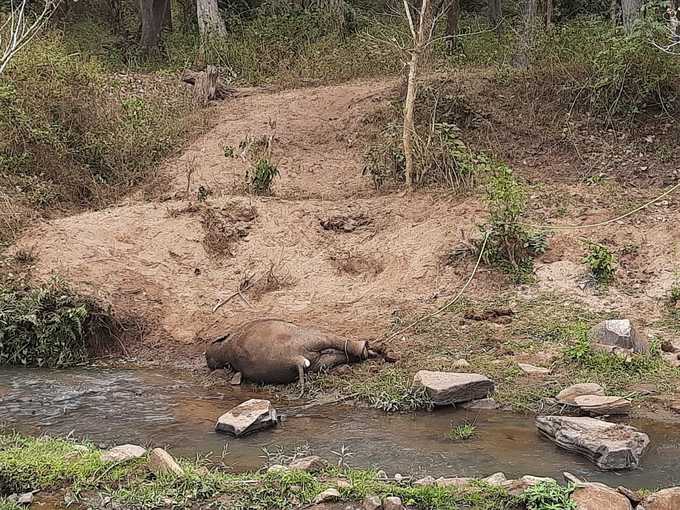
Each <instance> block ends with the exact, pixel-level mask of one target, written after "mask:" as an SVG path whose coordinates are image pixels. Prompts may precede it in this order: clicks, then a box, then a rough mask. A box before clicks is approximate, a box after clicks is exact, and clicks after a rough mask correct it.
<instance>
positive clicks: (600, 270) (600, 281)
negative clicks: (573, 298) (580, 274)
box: [583, 241, 617, 286]
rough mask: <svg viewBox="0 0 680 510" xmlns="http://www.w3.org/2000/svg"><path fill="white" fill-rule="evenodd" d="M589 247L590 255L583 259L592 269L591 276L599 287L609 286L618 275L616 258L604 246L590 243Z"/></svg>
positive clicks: (588, 243)
mask: <svg viewBox="0 0 680 510" xmlns="http://www.w3.org/2000/svg"><path fill="white" fill-rule="evenodd" d="M587 246H588V253H586V255H585V257H584V258H583V262H584V263H585V264H586V265H587V266H588V268H589V269H590V274H591V276H592V278H593V280H594V281H595V283H596V284H597V285H600V286H606V285H608V284H609V283H611V281H612V280H613V279H614V274H615V273H616V269H617V263H616V257H614V254H613V253H612V252H611V251H610V250H609V248H607V247H606V246H605V245H603V244H599V243H594V242H591V241H588V242H587Z"/></svg>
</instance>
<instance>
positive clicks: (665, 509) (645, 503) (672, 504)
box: [635, 487, 680, 510]
mask: <svg viewBox="0 0 680 510" xmlns="http://www.w3.org/2000/svg"><path fill="white" fill-rule="evenodd" d="M679 508H680V487H671V488H670V489H663V490H660V491H658V492H655V493H654V494H650V495H649V496H647V497H646V498H645V499H643V500H642V502H641V503H640V504H639V505H638V506H637V507H636V509H635V510H678V509H679Z"/></svg>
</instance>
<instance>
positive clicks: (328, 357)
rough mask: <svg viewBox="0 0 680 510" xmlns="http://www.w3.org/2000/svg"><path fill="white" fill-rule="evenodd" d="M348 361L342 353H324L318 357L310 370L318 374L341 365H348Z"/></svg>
mask: <svg viewBox="0 0 680 510" xmlns="http://www.w3.org/2000/svg"><path fill="white" fill-rule="evenodd" d="M349 362H350V359H349V357H348V356H347V354H345V353H344V352H339V351H330V352H324V353H322V354H321V356H319V359H318V360H317V361H316V363H314V365H313V366H312V368H311V369H310V370H312V371H314V372H320V371H322V370H325V369H329V368H333V367H336V366H338V365H342V364H343V363H349Z"/></svg>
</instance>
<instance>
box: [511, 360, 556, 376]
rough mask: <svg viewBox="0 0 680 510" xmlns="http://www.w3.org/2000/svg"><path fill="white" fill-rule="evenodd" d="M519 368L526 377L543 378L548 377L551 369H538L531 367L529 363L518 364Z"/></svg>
mask: <svg viewBox="0 0 680 510" xmlns="http://www.w3.org/2000/svg"><path fill="white" fill-rule="evenodd" d="M517 366H519V368H520V369H521V370H522V372H524V373H525V374H526V375H534V376H541V375H548V374H549V373H550V369H549V368H543V367H537V366H534V365H530V364H529V363H517Z"/></svg>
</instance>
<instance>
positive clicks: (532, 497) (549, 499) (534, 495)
mask: <svg viewBox="0 0 680 510" xmlns="http://www.w3.org/2000/svg"><path fill="white" fill-rule="evenodd" d="M572 492H574V487H573V486H572V485H567V486H566V487H563V486H561V485H559V484H557V483H556V482H541V483H539V484H536V485H534V486H532V487H529V488H528V489H527V490H526V491H524V493H523V494H522V496H521V500H522V502H523V503H524V504H525V505H526V508H527V510H576V502H575V501H573V500H572V499H571V497H570V496H571V493H572Z"/></svg>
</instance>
